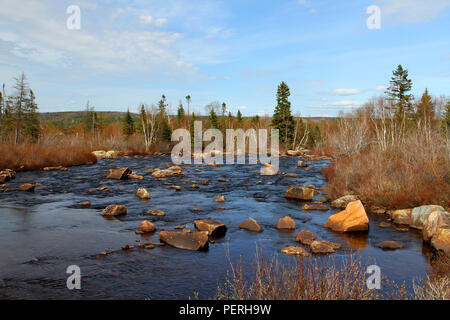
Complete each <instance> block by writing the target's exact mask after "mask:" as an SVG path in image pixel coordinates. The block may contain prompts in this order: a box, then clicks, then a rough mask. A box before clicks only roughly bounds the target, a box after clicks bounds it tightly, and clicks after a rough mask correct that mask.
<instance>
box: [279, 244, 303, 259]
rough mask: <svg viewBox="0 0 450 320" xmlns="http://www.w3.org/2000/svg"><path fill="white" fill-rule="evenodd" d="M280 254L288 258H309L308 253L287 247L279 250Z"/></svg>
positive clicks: (299, 248) (301, 249) (298, 248)
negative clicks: (286, 255) (288, 256)
mask: <svg viewBox="0 0 450 320" xmlns="http://www.w3.org/2000/svg"><path fill="white" fill-rule="evenodd" d="M281 253H283V254H288V255H290V256H300V257H309V253H308V252H307V251H306V250H305V249H303V248H301V247H294V246H289V247H286V248H284V249H283V250H281Z"/></svg>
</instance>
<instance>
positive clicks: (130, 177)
mask: <svg viewBox="0 0 450 320" xmlns="http://www.w3.org/2000/svg"><path fill="white" fill-rule="evenodd" d="M128 179H135V180H144V177H143V176H140V175H138V174H136V173H134V172H132V173H131V174H130V175H129V176H128Z"/></svg>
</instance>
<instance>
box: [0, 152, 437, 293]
mask: <svg viewBox="0 0 450 320" xmlns="http://www.w3.org/2000/svg"><path fill="white" fill-rule="evenodd" d="M298 160H299V158H298V157H290V158H282V159H280V175H276V176H270V175H269V176H261V174H260V173H261V172H260V170H261V166H259V165H257V166H252V165H222V166H220V167H213V166H201V165H198V166H183V168H182V170H181V171H180V170H178V169H177V168H173V169H177V170H173V171H175V172H176V173H177V174H176V175H170V174H168V172H167V171H166V172H165V171H159V172H158V171H156V172H155V171H154V169H155V168H161V169H167V167H168V166H169V165H166V164H167V163H169V162H170V158H168V157H143V156H137V157H129V158H118V159H106V160H101V161H99V162H98V163H97V164H94V165H90V166H80V167H73V168H68V170H67V171H65V170H47V171H35V172H25V173H18V174H16V176H15V179H14V180H10V181H7V182H5V184H6V185H5V188H6V189H7V191H6V192H1V190H0V216H1V219H2V223H1V224H0V243H1V244H2V245H1V246H0V298H8V299H20V298H21V299H33V298H44V299H60V298H63V299H76V298H86V299H127V298H129V299H146V298H150V299H186V298H188V297H193V296H194V294H195V293H196V292H197V293H198V294H199V297H200V298H205V299H206V298H211V297H213V296H214V294H215V290H216V288H217V284H218V283H222V282H223V280H224V279H225V275H226V271H227V269H228V268H229V263H228V261H227V250H229V253H230V258H231V260H232V261H234V262H237V261H238V259H239V258H240V257H241V256H242V257H243V262H244V265H245V266H246V268H251V266H252V260H253V258H254V254H255V250H256V247H257V246H258V247H259V248H263V249H264V252H265V254H268V255H279V257H280V259H282V260H284V261H287V262H289V261H293V259H294V258H293V257H291V256H289V255H285V254H282V253H281V251H282V250H283V249H286V248H289V247H291V248H290V250H284V252H285V253H291V254H292V253H294V254H295V253H296V252H297V253H298V254H300V253H301V254H304V253H305V252H306V251H305V250H301V252H300V250H299V249H296V247H301V246H302V245H301V244H299V242H297V241H296V236H297V234H298V233H299V231H301V230H309V231H310V232H311V233H312V234H313V236H314V237H315V239H317V240H320V241H317V243H316V244H314V246H313V247H312V248H311V249H313V248H314V251H317V252H320V251H321V250H324V249H323V248H325V247H327V246H330V245H329V244H327V243H325V241H328V242H331V243H332V244H337V245H339V246H334V245H331V247H332V248H333V252H335V253H333V255H334V256H336V257H337V258H338V259H339V258H343V257H346V256H347V255H349V254H350V253H351V252H354V253H359V254H361V256H362V258H363V260H364V262H368V263H370V264H374V263H376V264H377V265H379V266H380V267H381V270H382V274H383V276H384V277H386V278H388V279H390V280H395V281H400V282H402V281H406V282H407V283H409V282H411V280H412V279H413V278H422V277H423V276H424V275H425V273H426V272H427V270H428V269H429V268H430V267H429V255H430V247H429V246H428V245H427V244H424V243H423V239H422V233H421V232H419V231H414V230H409V231H408V229H406V228H405V227H400V228H399V227H395V226H394V225H390V224H386V223H385V217H384V216H382V215H377V214H371V213H370V212H368V216H369V220H370V222H369V231H368V232H360V233H351V234H343V233H336V232H334V231H332V230H330V229H325V228H323V226H324V225H325V224H326V223H327V221H328V218H329V217H330V216H331V215H333V214H336V213H338V211H340V210H334V209H331V208H330V206H329V203H323V199H324V196H323V194H322V192H321V191H320V188H321V187H324V186H326V180H325V178H324V177H323V175H322V174H321V170H322V169H323V168H324V167H326V166H327V165H328V162H327V161H326V160H321V159H314V160H321V161H314V162H312V163H311V164H309V165H308V166H307V167H305V166H303V165H299V164H298ZM304 160H305V163H306V162H307V160H306V159H304ZM124 167H128V168H129V169H130V170H131V171H132V172H133V177H132V179H127V180H114V179H107V178H106V174H107V173H108V172H109V171H110V170H111V169H119V168H124ZM119 178H120V177H119ZM206 180H208V181H206ZM24 184H31V185H33V186H34V187H35V188H34V192H21V191H18V190H17V189H18V188H20V186H23V185H24ZM303 185H307V186H314V187H315V188H316V192H315V194H314V196H313V199H312V200H305V201H298V199H286V197H285V196H286V191H287V190H288V189H289V188H290V187H292V186H303ZM140 188H145V189H146V190H147V192H148V195H147V194H145V192H143V191H140V192H138V196H137V191H138V189H140ZM308 190H309V189H308V188H306V189H305V190H302V192H303V193H304V194H305V195H304V196H305V197H306V196H307V198H308V199H309V196H310V193H309V191H308ZM313 202H316V204H313ZM112 204H116V205H120V206H125V207H126V215H124V214H123V208H119V209H120V210H122V214H121V215H119V216H116V217H111V216H107V215H103V216H102V215H101V213H102V212H103V211H104V209H105V208H107V207H108V206H110V205H112ZM305 205H308V206H305ZM324 206H328V210H327V208H326V207H324ZM285 217H289V218H290V219H289V221H287V224H288V225H292V222H294V224H295V230H290V229H292V228H276V226H277V224H278V223H279V220H280V219H283V218H285ZM249 218H252V219H254V220H248V219H249ZM144 220H146V221H148V223H144V224H143V223H142V222H143V221H144ZM210 220H213V221H219V222H220V223H221V224H223V225H225V226H226V233H225V235H224V236H223V234H222V233H223V232H221V235H220V237H215V238H214V239H211V238H210V237H211V235H212V234H213V232H214V231H213V230H212V229H209V228H210V227H211V225H213V226H216V225H215V224H211V223H210V222H208V221H210ZM246 220H247V221H246ZM196 221H197V223H195V222H196ZM198 221H201V222H200V223H199V222H198ZM205 221H206V223H205ZM244 221H246V223H245V224H243V222H244ZM255 222H256V223H257V224H255ZM283 222H286V221H283ZM383 223H384V224H383ZM196 227H197V228H203V229H204V230H206V231H203V232H206V233H207V234H208V237H209V238H208V239H209V240H210V241H209V245H208V249H206V248H202V249H203V250H201V251H187V250H180V249H176V248H174V247H171V246H169V245H164V246H163V245H161V244H160V232H161V231H162V230H166V231H169V234H168V235H167V234H166V235H165V236H170V235H171V233H170V232H190V231H194V230H196ZM153 228H155V229H156V231H155V232H146V231H147V230H149V231H152V230H153ZM249 229H254V230H253V231H252V230H249ZM142 230H144V231H145V232H142ZM221 230H222V231H224V229H221ZM137 231H140V232H137ZM255 231H257V232H255ZM308 237H309V235H307V240H306V241H309V240H311V243H312V241H313V240H312V239H309V238H308ZM308 239H309V240H308ZM297 240H299V239H297ZM202 241H203V240H202ZM385 241H395V242H396V243H398V244H400V245H401V246H397V245H395V246H394V247H395V248H396V249H397V250H385V249H386V245H387V248H391V247H392V246H393V245H392V243H387V244H386V243H385V246H381V247H379V245H380V244H381V243H383V242H385ZM383 247H384V248H383ZM397 247H398V248H397ZM319 249H320V250H319ZM325 249H326V248H325ZM314 256H316V255H314ZM316 257H317V258H320V257H321V256H319V255H317V256H316ZM70 265H78V266H80V268H81V272H82V290H79V291H78V290H75V291H70V290H68V289H67V287H66V280H67V277H68V276H69V275H68V274H66V269H67V267H68V266H70Z"/></svg>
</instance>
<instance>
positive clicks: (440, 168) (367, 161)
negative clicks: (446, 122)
mask: <svg viewBox="0 0 450 320" xmlns="http://www.w3.org/2000/svg"><path fill="white" fill-rule="evenodd" d="M449 152H450V150H449V149H448V141H446V139H445V138H444V137H443V136H442V135H440V134H438V133H436V134H435V135H434V139H433V142H432V143H428V142H427V141H425V140H424V136H423V135H420V134H418V133H415V134H411V135H409V136H408V137H407V138H406V140H405V142H404V143H402V144H401V145H398V146H390V147H389V148H387V149H386V150H385V151H383V150H380V149H379V148H377V147H372V148H369V149H366V150H365V151H362V152H359V153H357V154H353V155H350V156H346V157H342V158H338V159H337V161H335V162H334V163H333V164H332V165H331V167H330V168H328V169H326V170H324V174H325V175H326V176H327V177H328V178H329V180H330V184H329V194H330V196H331V197H332V198H337V197H339V196H342V195H344V194H348V193H351V194H358V195H360V196H361V197H362V198H363V199H364V200H366V201H367V202H369V203H371V204H375V205H378V206H383V207H387V208H390V209H404V208H410V207H415V206H420V205H426V204H435V205H442V206H443V207H445V208H449V207H450V181H449V180H450V167H449V164H450V155H449Z"/></svg>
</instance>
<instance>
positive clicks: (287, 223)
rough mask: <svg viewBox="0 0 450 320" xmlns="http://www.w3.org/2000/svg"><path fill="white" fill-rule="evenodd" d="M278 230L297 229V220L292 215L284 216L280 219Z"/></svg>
mask: <svg viewBox="0 0 450 320" xmlns="http://www.w3.org/2000/svg"><path fill="white" fill-rule="evenodd" d="M275 227H276V228H277V229H278V230H295V221H294V220H292V218H291V217H284V218H282V219H280V220H278V223H277V225H276V226H275Z"/></svg>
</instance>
